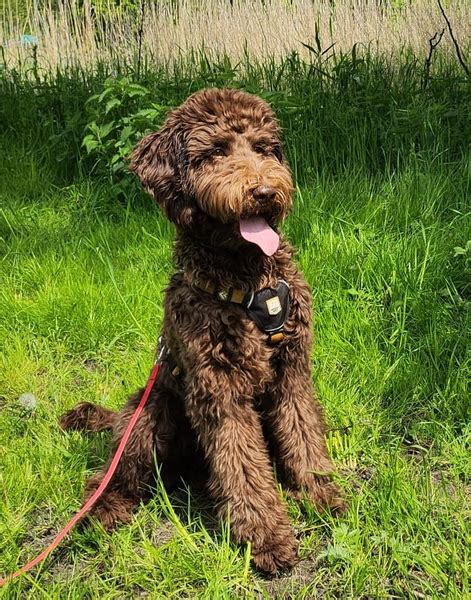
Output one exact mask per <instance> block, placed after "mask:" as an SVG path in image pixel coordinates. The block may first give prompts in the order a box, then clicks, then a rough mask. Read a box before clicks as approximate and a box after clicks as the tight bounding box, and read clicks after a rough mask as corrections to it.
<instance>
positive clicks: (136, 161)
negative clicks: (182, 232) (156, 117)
mask: <svg viewBox="0 0 471 600" xmlns="http://www.w3.org/2000/svg"><path fill="white" fill-rule="evenodd" d="M183 138H184V134H183V132H182V131H180V130H179V128H178V126H177V125H176V123H175V122H174V120H172V119H171V117H170V119H168V120H167V122H166V123H165V124H164V125H163V127H162V128H161V129H160V130H159V131H156V132H155V133H151V134H149V135H147V136H146V137H144V138H143V139H142V140H141V141H140V142H139V144H138V145H137V146H136V148H135V149H134V151H133V152H132V154H131V157H130V158H131V162H130V165H129V168H130V170H131V171H134V173H136V175H137V176H138V177H139V179H140V180H141V182H142V185H143V186H144V189H145V190H146V191H147V192H148V193H149V194H150V195H151V196H152V197H153V198H155V200H156V201H157V202H158V203H159V204H160V206H161V207H162V208H163V210H164V212H165V214H166V216H167V217H168V219H170V221H172V222H173V223H175V225H177V227H180V228H182V229H191V228H192V227H193V226H194V223H195V218H196V216H197V214H198V208H197V206H196V204H195V202H194V201H193V200H192V198H191V197H190V196H188V195H187V194H186V193H185V191H184V179H185V172H186V167H187V159H186V151H185V143H184V139H183Z"/></svg>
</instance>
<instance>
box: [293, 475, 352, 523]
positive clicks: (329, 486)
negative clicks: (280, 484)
mask: <svg viewBox="0 0 471 600" xmlns="http://www.w3.org/2000/svg"><path fill="white" fill-rule="evenodd" d="M289 495H290V496H291V497H292V498H294V499H295V500H298V501H302V500H306V499H307V500H309V501H310V502H312V504H314V506H315V507H316V508H317V509H318V510H319V511H320V512H325V511H329V512H331V513H332V514H333V515H335V516H339V515H341V514H342V513H344V512H345V511H346V510H347V508H348V504H347V502H346V500H345V496H344V492H343V490H342V488H340V487H339V486H338V485H337V484H336V483H334V482H333V481H330V480H326V479H325V478H317V477H316V478H315V479H314V480H313V481H311V482H310V483H309V485H306V486H305V487H303V488H302V489H301V490H292V491H291V492H289Z"/></svg>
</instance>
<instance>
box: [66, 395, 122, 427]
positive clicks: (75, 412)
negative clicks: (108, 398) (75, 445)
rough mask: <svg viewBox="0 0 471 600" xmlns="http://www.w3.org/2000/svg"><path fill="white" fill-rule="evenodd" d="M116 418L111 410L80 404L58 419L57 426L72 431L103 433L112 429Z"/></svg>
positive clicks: (116, 415) (85, 403)
mask: <svg viewBox="0 0 471 600" xmlns="http://www.w3.org/2000/svg"><path fill="white" fill-rule="evenodd" d="M117 417H118V413H117V412H115V411H113V410H109V409H108V408H104V407H103V406H97V405H96V404H92V403H91V402H81V403H80V404H77V406H76V407H75V408H72V409H71V410H69V411H67V412H66V413H65V414H63V415H62V417H60V419H59V425H60V426H61V427H62V429H71V430H73V431H104V430H105V429H113V427H114V424H115V422H116V419H117Z"/></svg>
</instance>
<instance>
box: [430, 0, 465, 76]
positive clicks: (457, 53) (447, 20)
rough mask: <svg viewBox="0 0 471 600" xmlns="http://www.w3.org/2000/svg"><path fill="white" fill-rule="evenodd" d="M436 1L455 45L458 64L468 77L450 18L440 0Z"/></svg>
mask: <svg viewBox="0 0 471 600" xmlns="http://www.w3.org/2000/svg"><path fill="white" fill-rule="evenodd" d="M437 2H438V6H439V7H440V11H441V13H442V15H443V18H444V19H445V21H446V24H447V26H448V31H449V32H450V37H451V39H452V41H453V44H454V45H455V50H456V56H457V57H458V61H459V63H460V65H461V66H462V67H463V70H464V72H465V73H466V75H468V77H469V67H468V65H467V64H466V63H465V62H464V60H463V57H462V56H461V50H460V46H459V44H458V41H457V39H456V38H455V34H454V33H453V29H452V27H451V23H450V20H449V19H448V17H447V15H446V12H445V9H444V8H443V4H442V2H441V0H437Z"/></svg>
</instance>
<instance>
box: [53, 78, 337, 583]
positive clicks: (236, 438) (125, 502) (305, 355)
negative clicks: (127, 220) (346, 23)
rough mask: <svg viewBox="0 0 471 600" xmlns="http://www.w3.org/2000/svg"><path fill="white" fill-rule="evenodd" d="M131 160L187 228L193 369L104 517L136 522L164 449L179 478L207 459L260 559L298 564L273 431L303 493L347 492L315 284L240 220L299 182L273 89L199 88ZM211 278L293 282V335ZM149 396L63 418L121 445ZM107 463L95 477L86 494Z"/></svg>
mask: <svg viewBox="0 0 471 600" xmlns="http://www.w3.org/2000/svg"><path fill="white" fill-rule="evenodd" d="M131 168H132V170H134V172H135V173H136V174H137V175H138V176H139V178H140V179H141V181H142V183H143V185H144V187H145V188H146V190H147V191H148V192H149V193H150V194H151V195H152V196H153V197H154V198H155V199H156V200H157V202H158V203H159V204H160V206H161V207H162V208H163V210H164V212H165V214H166V215H167V217H168V218H169V219H170V220H171V221H172V222H173V223H174V224H175V226H176V228H177V240H176V244H175V262H176V264H177V266H178V268H179V269H180V272H177V273H176V274H175V275H173V277H172V278H171V280H170V283H169V285H168V288H167V290H166V295H165V315H164V323H163V335H164V338H165V340H166V342H167V345H168V346H169V348H170V350H171V352H172V354H173V356H174V357H175V358H176V360H177V362H178V363H179V364H180V365H181V366H182V367H183V372H184V376H183V377H180V378H175V377H174V376H173V375H172V374H171V373H170V372H169V368H168V366H167V365H164V367H163V368H162V370H161V374H160V376H159V379H158V382H157V384H156V385H155V387H154V390H153V393H152V394H151V397H150V400H149V402H148V404H147V405H146V408H145V409H144V412H143V414H142V416H141V417H140V419H139V421H138V423H137V426H136V428H135V430H134V431H133V433H132V435H131V439H130V440H129V443H128V444H127V446H126V449H125V452H124V455H123V458H122V459H121V462H120V464H119V467H118V471H117V473H116V475H115V476H114V477H113V479H112V481H111V483H110V485H109V487H108V488H107V490H106V491H105V493H104V495H103V496H102V497H101V498H100V500H99V501H98V503H97V505H96V506H95V508H94V509H93V514H94V516H95V517H97V518H98V519H99V520H100V521H101V522H102V523H103V524H104V525H105V526H106V527H112V526H113V525H114V524H115V523H117V522H123V521H126V520H128V519H129V516H130V513H131V510H132V509H133V508H134V507H135V506H136V504H137V503H138V502H139V501H140V499H141V498H143V497H144V496H145V493H146V489H147V488H148V485H149V483H150V482H151V480H152V477H153V474H154V472H155V469H154V464H153V463H154V457H156V459H157V461H158V463H159V465H160V467H161V473H162V475H163V477H164V479H167V481H170V483H174V482H175V481H176V479H177V478H178V477H179V476H180V475H182V474H183V475H185V474H186V475H189V474H191V473H192V472H199V473H201V472H205V469H207V473H208V489H209V491H210V493H211V494H212V496H213V498H214V501H215V503H216V506H217V508H218V511H219V513H220V515H221V516H227V515H229V516H230V522H231V528H232V534H233V537H234V539H235V540H236V541H237V542H247V541H250V542H251V547H252V557H253V561H254V563H255V565H256V567H258V568H259V569H261V570H263V571H265V572H267V573H271V574H272V573H275V572H277V571H279V570H283V569H286V568H290V567H292V566H293V565H294V564H295V562H296V560H297V542H296V539H295V537H294V533H293V531H292V529H291V527H290V524H289V520H288V515H287V512H286V508H285V506H284V505H283V503H282V502H281V500H280V498H279V495H278V492H277V487H276V483H275V478H274V474H273V469H272V463H271V457H270V454H269V450H268V443H267V437H269V438H270V442H271V446H272V447H273V449H274V457H275V459H276V461H277V463H278V465H279V469H280V471H281V473H282V477H283V480H284V483H285V484H286V486H287V487H288V490H289V491H290V492H291V493H292V494H293V495H295V496H298V497H300V496H303V495H307V496H308V497H309V498H310V499H311V501H312V502H313V503H314V504H315V505H316V506H317V507H318V508H319V509H320V510H323V509H325V508H331V509H334V510H341V509H342V508H343V507H344V502H343V500H342V495H341V492H340V490H339V489H338V488H337V486H336V485H335V484H334V483H333V482H332V481H331V478H330V474H331V473H332V471H333V465H332V462H331V460H330V458H329V456H328V453H327V449H326V445H325V441H324V436H323V430H324V424H323V419H322V414H321V409H320V407H319V405H318V403H317V401H316V400H315V398H314V395H313V390H312V383H311V370H310V348H311V295H310V291H309V288H308V286H307V284H306V282H305V281H304V279H303V277H302V275H301V274H300V272H299V270H298V269H297V267H296V265H295V264H294V262H293V260H292V254H293V251H292V248H291V247H290V246H289V244H288V243H287V242H286V241H285V240H283V239H282V241H281V244H280V246H279V249H278V251H277V252H276V253H275V254H273V255H272V256H266V255H265V254H263V252H261V250H260V249H259V248H258V247H257V246H256V245H254V244H251V243H249V242H247V241H245V240H244V239H243V238H242V237H241V235H240V232H239V227H238V223H239V220H240V219H241V218H246V217H251V216H254V215H261V216H263V217H264V218H265V219H266V221H267V222H268V223H270V225H271V226H272V227H274V228H275V227H276V226H277V224H279V223H280V222H281V221H282V220H283V219H284V217H285V216H286V215H287V214H288V212H289V210H290V207H291V196H292V189H293V185H292V180H291V174H290V171H289V168H288V166H287V164H286V162H285V160H284V158H283V154H282V149H281V143H280V139H279V131H278V126H277V123H276V120H275V117H274V115H273V113H272V111H271V109H270V108H269V106H268V105H267V104H266V103H265V102H264V101H263V100H261V99H260V98H257V97H255V96H251V95H249V94H246V93H244V92H241V91H236V90H218V89H210V90H205V91H202V92H198V93H196V94H194V95H193V96H191V97H190V98H189V99H188V100H187V101H186V102H185V103H184V104H183V105H182V106H180V107H179V108H177V109H176V110H175V111H173V112H172V113H170V115H169V116H168V118H167V120H166V122H165V124H164V125H163V127H162V128H161V129H160V131H158V132H156V133H152V134H151V135H149V136H147V137H146V138H144V139H143V140H142V141H141V142H140V144H139V145H138V147H137V148H136V150H135V151H134V153H133V156H132V163H131ZM260 186H264V189H266V188H269V189H270V190H271V191H272V193H271V194H270V197H269V201H261V200H260V199H259V198H258V197H256V194H255V193H254V192H255V190H257V188H260ZM264 200H267V198H264ZM200 277H204V278H206V279H212V280H214V281H217V282H219V283H220V284H221V285H222V286H223V287H226V288H228V287H235V288H241V289H244V290H256V289H259V288H262V287H274V286H275V285H276V282H277V280H278V279H284V280H285V281H286V282H288V284H289V286H290V301H291V309H290V314H289V318H288V321H287V322H286V324H285V337H284V339H283V340H282V341H281V342H280V343H279V344H277V345H271V344H269V343H268V342H267V339H266V336H265V335H264V334H263V333H262V332H261V331H260V330H259V329H258V328H257V326H256V325H255V323H254V322H253V321H252V320H251V319H250V318H249V317H248V316H247V314H246V313H245V311H244V310H243V309H242V308H241V307H240V306H238V305H236V304H231V303H225V302H222V301H220V300H219V299H217V298H216V297H214V296H212V295H210V294H208V293H206V292H204V291H202V290H200V289H199V288H197V287H196V286H195V285H193V283H194V282H195V281H196V280H197V279H198V278H200ZM139 398H140V393H138V394H136V395H134V396H132V397H131V398H130V400H129V401H128V403H127V404H126V406H125V407H124V409H123V410H122V411H121V413H120V414H119V416H118V417H116V416H114V414H113V413H110V412H107V411H106V410H105V409H102V408H96V409H95V410H96V412H94V411H93V410H92V409H90V405H79V406H78V407H77V408H76V409H73V410H72V411H69V413H67V415H65V417H64V419H63V420H62V424H63V426H64V427H67V426H70V427H72V428H74V427H75V428H77V427H79V426H80V427H82V428H84V429H89V430H90V429H93V430H95V429H98V428H100V426H103V427H106V426H110V425H111V426H112V427H113V433H114V437H113V448H112V452H114V450H115V449H116V446H117V444H118V443H119V441H120V439H121V436H122V433H123V431H124V429H125V427H126V424H127V423H128V421H129V419H130V417H131V415H132V412H133V411H134V409H135V406H136V404H137V402H138V401H139ZM84 415H85V416H84ZM103 473H104V472H101V473H98V474H97V475H95V476H94V477H93V478H92V479H91V480H90V481H89V482H88V484H87V492H86V496H87V497H88V496H89V495H90V494H91V493H93V491H94V490H95V489H96V487H97V485H98V484H99V482H100V481H101V479H102V478H103Z"/></svg>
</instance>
